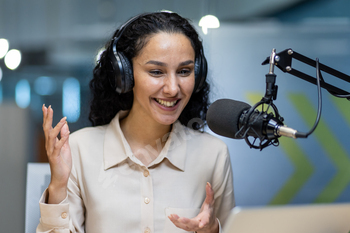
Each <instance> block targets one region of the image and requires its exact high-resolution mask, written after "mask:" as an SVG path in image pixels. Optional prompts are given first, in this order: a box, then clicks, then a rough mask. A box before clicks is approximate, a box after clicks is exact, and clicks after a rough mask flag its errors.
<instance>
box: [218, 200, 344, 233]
mask: <svg viewBox="0 0 350 233" xmlns="http://www.w3.org/2000/svg"><path fill="white" fill-rule="evenodd" d="M223 233H350V203H343V204H335V203H332V204H311V205H285V206H268V207H235V208H234V209H233V210H232V211H231V214H230V216H229V217H228V219H227V221H226V223H225V226H224V228H223Z"/></svg>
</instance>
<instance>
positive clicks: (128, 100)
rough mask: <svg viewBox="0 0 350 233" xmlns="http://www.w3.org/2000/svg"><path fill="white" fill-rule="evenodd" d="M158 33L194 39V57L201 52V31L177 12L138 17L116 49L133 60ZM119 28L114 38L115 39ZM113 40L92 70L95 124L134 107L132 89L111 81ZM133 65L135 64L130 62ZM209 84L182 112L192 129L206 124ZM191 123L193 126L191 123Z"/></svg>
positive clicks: (183, 119) (194, 95)
mask: <svg viewBox="0 0 350 233" xmlns="http://www.w3.org/2000/svg"><path fill="white" fill-rule="evenodd" d="M159 32H169V33H181V34H184V35H186V36H187V38H189V40H190V41H191V44H192V47H193V49H194V51H195V56H196V57H197V56H199V55H200V51H201V50H202V42H201V40H200V38H199V35H198V33H197V32H196V30H195V29H194V28H193V26H192V25H191V24H190V23H189V20H187V19H184V18H182V17H181V16H179V15H178V14H176V13H168V12H156V13H150V14H145V15H142V16H140V17H138V18H137V19H136V20H134V21H133V22H132V23H131V24H130V25H128V26H127V28H126V29H125V30H124V32H123V33H122V35H121V37H120V39H119V40H118V43H117V50H118V51H122V52H123V54H124V55H125V56H126V57H127V58H128V59H129V61H132V59H133V58H134V57H136V56H137V55H138V54H139V53H140V51H141V50H142V48H143V47H144V46H145V45H146V44H147V42H148V40H149V38H150V37H149V36H150V35H152V34H156V33H159ZM117 33H118V30H117V31H116V32H115V33H114V35H113V37H112V38H115V36H116V35H117ZM112 44H113V39H111V40H110V41H109V42H108V43H107V44H106V45H105V51H104V52H103V53H102V54H101V56H100V60H99V61H98V63H97V65H96V66H95V68H94V70H93V79H92V80H91V81H90V89H91V92H92V100H91V105H90V114H89V120H90V121H91V122H92V125H93V126H98V125H105V124H108V123H110V121H111V120H112V119H113V118H114V117H115V115H116V114H117V113H118V112H119V111H120V110H128V109H131V107H132V103H133V92H132V91H130V92H127V93H123V94H119V93H117V92H116V91H115V89H114V88H113V87H112V86H111V84H110V81H109V80H110V79H112V78H113V77H114V73H113V68H112V65H111V60H110V58H109V56H108V52H109V51H111V46H112ZM131 64H132V63H131ZM208 95H209V84H208V82H207V81H205V83H204V85H203V87H202V88H201V89H200V90H199V91H197V92H193V94H192V96H191V98H190V100H189V102H188V104H187V105H186V107H185V108H184V110H183V111H182V113H181V115H180V117H179V121H180V122H181V124H183V125H186V126H188V127H190V128H193V129H196V130H198V129H200V128H202V127H203V126H204V124H205V122H206V121H205V118H206V113H207V109H208V106H209V97H208ZM189 124H190V125H189Z"/></svg>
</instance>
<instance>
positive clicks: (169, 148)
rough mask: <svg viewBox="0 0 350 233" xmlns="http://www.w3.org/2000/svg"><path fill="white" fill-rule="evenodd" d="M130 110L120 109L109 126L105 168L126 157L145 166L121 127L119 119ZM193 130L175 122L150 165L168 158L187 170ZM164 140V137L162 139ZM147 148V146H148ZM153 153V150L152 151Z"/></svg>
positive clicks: (106, 140) (178, 166)
mask: <svg viewBox="0 0 350 233" xmlns="http://www.w3.org/2000/svg"><path fill="white" fill-rule="evenodd" d="M127 114H128V111H120V112H118V114H117V115H116V116H115V117H114V118H113V119H112V121H111V122H110V124H109V125H108V126H107V129H106V133H105V138H104V145H103V147H104V148H103V149H104V152H103V157H104V158H103V159H104V169H105V170H107V169H109V168H112V167H114V166H117V165H118V164H119V163H121V162H123V161H124V160H126V159H130V160H132V161H133V162H135V163H138V164H139V165H141V166H144V165H143V164H142V163H141V162H140V161H139V160H138V159H137V158H136V157H135V156H134V155H133V153H132V151H131V148H130V146H129V143H128V142H127V141H126V139H125V137H124V134H123V132H122V130H121V128H120V124H119V120H120V119H123V118H124V117H126V116H127ZM190 134H191V132H190V131H189V129H188V128H186V127H185V126H183V125H182V124H181V123H180V122H179V121H176V122H175V123H174V124H173V127H172V130H171V132H170V133H169V137H168V139H167V141H166V143H165V145H164V147H163V149H162V151H161V153H160V154H159V155H158V157H157V158H156V159H155V160H154V161H153V162H152V163H151V164H149V165H148V167H152V166H154V165H157V164H159V163H161V162H162V161H163V160H164V159H167V160H168V161H169V162H170V163H171V164H172V165H173V166H175V167H176V168H178V169H179V170H181V171H184V170H185V160H186V150H187V148H186V147H187V140H188V138H189V136H191V135H190ZM161 140H162V139H161ZM146 149H147V148H146ZM150 153H151V152H150Z"/></svg>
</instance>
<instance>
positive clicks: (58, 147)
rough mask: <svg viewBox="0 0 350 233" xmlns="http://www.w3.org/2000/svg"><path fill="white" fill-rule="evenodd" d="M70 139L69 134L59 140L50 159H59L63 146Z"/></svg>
mask: <svg viewBox="0 0 350 233" xmlns="http://www.w3.org/2000/svg"><path fill="white" fill-rule="evenodd" d="M68 137H69V134H67V135H64V136H62V137H61V139H60V140H58V141H57V142H56V143H55V146H54V148H53V151H52V155H51V156H50V159H56V158H58V157H59V155H60V152H61V149H62V147H63V145H64V144H65V143H66V142H68Z"/></svg>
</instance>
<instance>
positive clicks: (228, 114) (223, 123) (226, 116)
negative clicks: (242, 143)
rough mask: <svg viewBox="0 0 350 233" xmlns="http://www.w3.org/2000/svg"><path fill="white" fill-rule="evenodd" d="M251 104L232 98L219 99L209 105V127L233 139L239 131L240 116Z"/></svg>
mask: <svg viewBox="0 0 350 233" xmlns="http://www.w3.org/2000/svg"><path fill="white" fill-rule="evenodd" d="M250 107H251V106H250V105H249V104H247V103H244V102H240V101H236V100H231V99H219V100H217V101H215V102H214V103H212V104H211V105H210V106H209V109H208V112H207V123H208V126H209V128H210V129H211V130H212V131H213V132H214V133H216V134H219V135H221V136H224V137H229V138H233V139H241V138H237V137H235V134H236V133H237V132H238V130H239V127H238V124H239V118H240V117H241V115H242V113H243V111H244V110H247V109H249V108H250Z"/></svg>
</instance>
